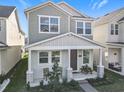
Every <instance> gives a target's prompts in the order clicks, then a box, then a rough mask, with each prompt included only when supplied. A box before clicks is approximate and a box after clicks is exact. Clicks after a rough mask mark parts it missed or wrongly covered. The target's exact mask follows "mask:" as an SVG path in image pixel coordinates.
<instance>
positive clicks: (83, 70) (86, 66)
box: [80, 65, 92, 74]
mask: <svg viewBox="0 0 124 93" xmlns="http://www.w3.org/2000/svg"><path fill="white" fill-rule="evenodd" d="M80 70H81V72H82V73H85V74H88V73H90V74H92V69H91V68H90V67H89V66H88V65H85V66H82V67H81V68H80Z"/></svg>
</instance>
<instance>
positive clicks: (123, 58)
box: [121, 48, 124, 75]
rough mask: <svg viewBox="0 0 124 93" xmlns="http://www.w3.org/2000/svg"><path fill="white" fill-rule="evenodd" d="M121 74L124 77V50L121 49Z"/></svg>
mask: <svg viewBox="0 0 124 93" xmlns="http://www.w3.org/2000/svg"><path fill="white" fill-rule="evenodd" d="M121 73H122V75H124V48H121Z"/></svg>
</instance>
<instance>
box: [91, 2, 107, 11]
mask: <svg viewBox="0 0 124 93" xmlns="http://www.w3.org/2000/svg"><path fill="white" fill-rule="evenodd" d="M91 2H92V3H91ZM108 2H109V0H98V1H97V2H94V0H91V1H90V4H91V8H92V9H93V10H94V9H100V8H102V7H103V6H105V5H106V4H107V3H108Z"/></svg>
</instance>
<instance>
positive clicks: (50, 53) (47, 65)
mask: <svg viewBox="0 0 124 93" xmlns="http://www.w3.org/2000/svg"><path fill="white" fill-rule="evenodd" d="M53 51H60V63H59V66H62V51H61V50H51V51H38V52H37V56H38V66H40V67H43V68H46V67H50V66H51V65H53V63H52V52H53ZM40 52H48V63H40V60H39V59H40V56H39V54H40Z"/></svg>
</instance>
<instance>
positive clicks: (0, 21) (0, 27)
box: [0, 20, 2, 31]
mask: <svg viewBox="0 0 124 93" xmlns="http://www.w3.org/2000/svg"><path fill="white" fill-rule="evenodd" d="M0 31H2V20H0Z"/></svg>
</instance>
